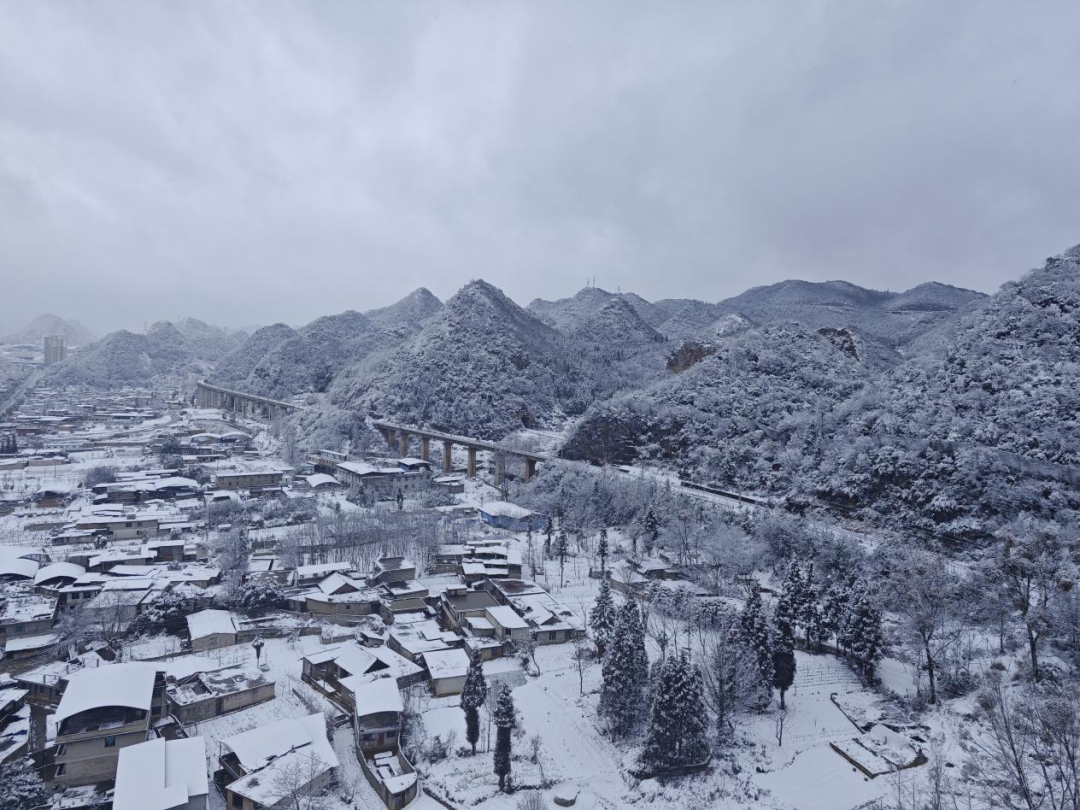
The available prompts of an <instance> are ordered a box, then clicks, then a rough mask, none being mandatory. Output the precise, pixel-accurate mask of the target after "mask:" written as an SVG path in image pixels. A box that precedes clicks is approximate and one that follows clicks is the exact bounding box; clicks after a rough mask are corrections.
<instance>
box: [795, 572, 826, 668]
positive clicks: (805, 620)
mask: <svg viewBox="0 0 1080 810" xmlns="http://www.w3.org/2000/svg"><path fill="white" fill-rule="evenodd" d="M798 618H799V624H800V625H802V628H803V632H804V633H805V634H806V649H807V650H809V649H810V644H811V642H814V643H818V642H820V641H821V599H820V595H819V594H818V588H817V585H815V584H814V564H813V563H810V567H809V569H808V570H807V572H806V576H805V577H804V578H803V593H802V600H801V604H800V606H799V617H798Z"/></svg>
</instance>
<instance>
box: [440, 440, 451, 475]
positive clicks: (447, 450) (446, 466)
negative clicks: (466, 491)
mask: <svg viewBox="0 0 1080 810" xmlns="http://www.w3.org/2000/svg"><path fill="white" fill-rule="evenodd" d="M453 451H454V443H453V442H446V441H444V442H443V443H442V471H443V474H444V475H445V474H446V473H448V472H450V470H452V469H453V468H454V465H453Z"/></svg>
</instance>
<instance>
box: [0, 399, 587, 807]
mask: <svg viewBox="0 0 1080 810" xmlns="http://www.w3.org/2000/svg"><path fill="white" fill-rule="evenodd" d="M39 394H40V398H39V399H34V400H33V401H32V405H33V408H34V409H35V410H33V411H30V410H28V409H24V412H22V413H20V414H16V417H15V418H14V419H13V421H12V422H11V423H10V425H9V426H8V427H7V428H6V435H10V436H11V437H13V438H14V439H15V442H16V443H17V444H18V447H19V448H20V449H19V450H18V451H17V454H15V455H14V456H13V458H14V461H15V463H21V464H23V468H25V467H27V466H29V465H31V463H33V464H36V465H42V466H44V465H48V464H54V463H55V464H56V465H63V464H67V463H70V462H71V461H72V460H73V459H74V458H75V457H76V454H77V453H78V452H80V451H85V450H94V451H96V452H97V454H98V456H101V455H103V454H102V453H101V452H100V451H101V449H102V448H115V449H116V451H117V453H132V454H137V453H141V452H145V451H147V450H150V451H153V452H155V453H157V454H159V455H162V456H178V457H179V461H178V462H174V461H169V462H167V467H168V468H160V469H141V470H127V471H117V472H116V474H115V476H110V479H114V480H108V481H104V482H101V483H95V484H93V485H92V486H90V487H89V488H88V489H84V488H82V487H81V486H79V484H78V483H75V484H72V483H69V481H72V480H75V479H76V478H77V477H79V476H77V475H75V474H64V472H63V471H58V473H57V474H56V475H53V474H52V472H51V471H50V474H49V476H47V477H46V476H36V477H34V479H33V480H35V481H37V480H38V478H40V479H41V480H42V481H45V483H42V484H40V486H39V485H38V484H35V486H37V487H38V488H37V490H36V491H35V492H33V493H32V495H29V496H27V495H25V494H23V495H21V496H20V497H22V498H23V500H22V502H20V503H15V504H14V505H13V508H14V509H15V510H16V511H15V518H16V519H17V520H18V521H19V525H20V529H21V530H23V531H25V532H34V533H40V534H41V537H42V545H41V546H40V547H26V548H16V547H0V654H2V665H0V671H2V672H3V673H5V674H0V764H2V763H4V762H7V761H9V760H11V759H14V758H17V757H24V756H29V757H30V759H31V761H32V763H33V765H34V766H35V768H36V769H37V771H38V773H39V774H41V775H42V776H43V777H44V778H45V779H46V781H47V782H48V784H49V785H50V786H52V787H54V788H56V789H57V790H58V791H59V792H58V793H57V794H56V795H55V796H54V797H53V807H55V808H56V810H76V809H77V808H80V807H99V806H107V805H109V804H111V806H112V807H113V808H116V809H117V810H133V809H134V808H150V807H152V808H157V809H158V810H170V809H171V808H185V809H186V810H194V809H195V808H207V807H208V806H209V805H210V803H211V796H212V793H214V792H217V793H220V795H221V797H222V798H223V799H224V802H225V806H226V807H229V808H241V810H263V808H275V807H282V806H284V805H285V804H286V803H287V801H288V796H287V795H286V792H288V791H287V790H286V788H285V787H284V786H285V784H286V783H287V782H290V783H292V787H293V788H295V787H297V785H296V784H295V783H296V782H297V780H298V779H301V781H302V782H303V785H302V786H300V787H302V789H303V790H305V791H308V790H311V791H316V792H318V791H322V790H327V789H330V788H332V787H333V786H334V785H335V783H336V780H337V779H338V774H339V770H340V766H341V762H340V761H339V759H338V754H336V753H335V750H334V746H333V745H332V744H331V737H332V735H333V730H334V728H328V725H329V726H333V727H336V726H338V725H342V724H344V723H348V724H349V726H350V731H351V735H352V738H353V742H354V747H355V757H356V760H357V762H358V764H359V766H360V769H361V771H362V773H363V774H364V776H365V778H366V779H367V781H368V783H369V784H370V786H371V787H372V789H373V790H374V791H375V792H376V793H377V794H378V795H379V797H380V798H381V799H382V801H383V803H384V804H385V805H386V806H387V807H388V808H391V810H396V808H399V807H404V806H405V805H407V804H408V803H409V802H411V801H412V800H413V799H414V798H415V797H416V796H417V794H418V791H419V789H420V786H419V780H418V776H417V774H416V771H415V769H414V767H413V765H412V764H411V763H410V762H409V760H408V758H407V756H406V754H405V752H404V751H403V750H402V748H401V733H402V724H403V716H404V713H405V705H406V702H407V693H408V692H409V691H410V690H423V691H426V692H429V693H430V694H431V695H432V696H433V697H434V698H435V699H439V698H450V699H453V698H454V696H456V695H458V694H459V693H460V692H461V690H462V688H463V686H464V681H465V675H466V671H467V669H468V665H469V661H470V658H471V657H472V656H474V655H477V656H479V657H480V658H482V659H484V660H490V659H495V658H500V657H505V656H510V655H514V654H517V653H518V652H519V651H520V650H521V649H522V648H523V647H528V646H531V645H534V644H535V645H543V644H558V643H566V642H570V641H573V640H574V639H577V638H580V637H581V636H582V635H583V633H584V628H583V626H582V624H581V621H580V620H579V619H578V618H577V617H576V615H575V614H574V612H573V611H572V610H570V609H569V608H568V607H567V606H566V605H564V604H562V603H561V602H559V600H558V599H557V598H556V597H554V596H553V595H551V594H550V593H548V592H547V591H546V590H545V589H544V588H542V587H540V586H539V585H538V584H536V583H534V582H531V581H529V580H527V579H525V578H523V575H524V571H523V566H522V555H521V551H520V549H519V547H518V543H517V542H516V541H515V540H514V539H513V538H511V537H509V536H508V534H509V533H511V532H525V531H538V530H540V529H541V528H542V527H543V525H544V522H545V518H544V517H543V516H541V515H537V514H534V513H532V512H530V511H529V510H527V509H524V508H522V507H520V506H517V505H515V504H512V503H507V502H505V501H493V502H488V503H486V504H483V505H481V506H464V505H458V506H455V507H453V509H454V510H456V511H454V512H453V517H455V518H456V517H460V516H461V515H462V513H465V512H468V513H469V514H472V515H475V517H476V520H477V522H478V523H479V524H483V525H482V527H481V529H479V530H478V531H477V536H472V537H469V539H467V540H463V541H462V542H460V543H455V544H449V545H444V546H441V547H439V548H438V549H437V551H436V553H435V554H434V555H432V556H431V557H430V558H428V557H426V556H425V558H424V563H425V565H424V571H423V572H421V570H420V569H419V567H418V566H417V564H416V563H414V562H413V561H411V560H409V559H408V558H406V557H404V556H399V555H393V554H386V555H385V556H382V557H381V558H379V559H378V560H377V561H375V562H374V563H370V564H365V565H364V570H359V569H357V568H356V567H355V565H354V564H353V563H350V562H319V563H312V564H302V565H295V564H291V563H290V562H289V559H287V558H286V557H283V556H281V555H280V554H281V553H284V552H280V553H279V552H276V551H274V550H273V542H274V541H273V540H271V541H269V542H268V543H266V544H263V545H256V548H258V549H259V551H257V552H256V553H254V554H252V555H251V556H249V558H248V561H247V566H246V570H244V571H243V572H242V576H241V579H242V580H243V581H244V582H246V583H252V582H255V583H257V582H259V581H260V580H272V581H274V582H275V583H276V584H278V585H280V586H281V589H282V592H283V593H284V596H285V603H284V607H283V608H282V609H281V610H277V611H273V612H271V613H269V614H268V615H262V616H257V617H252V616H247V615H242V614H241V613H238V612H234V611H231V610H225V609H221V606H222V601H221V600H220V599H219V598H218V597H219V595H220V594H221V593H222V588H223V587H224V586H223V585H222V573H221V571H220V570H219V569H218V568H217V566H215V565H214V564H212V562H210V560H209V553H208V538H209V536H210V525H209V524H210V523H211V520H210V516H211V514H212V513H213V510H214V504H215V503H219V502H237V501H240V500H241V499H243V498H264V497H265V498H279V497H287V498H292V499H305V498H306V499H308V501H309V502H310V503H318V501H316V500H315V499H313V498H311V495H310V493H319V492H329V491H334V490H339V489H349V490H351V491H353V492H359V493H362V494H363V495H364V499H365V501H380V500H381V501H387V500H394V499H397V500H398V504H399V508H400V507H401V502H402V499H403V497H404V496H405V495H411V494H414V493H416V492H418V491H421V490H424V489H431V488H435V487H444V488H445V489H446V490H447V491H448V492H453V491H455V489H454V488H455V487H456V488H458V490H460V488H462V487H463V484H462V483H461V479H460V477H457V478H455V477H453V476H450V477H446V476H438V475H435V474H433V470H432V465H431V464H430V463H429V462H428V461H425V460H422V459H416V458H401V459H393V460H388V459H370V458H369V459H364V460H361V459H356V458H352V457H349V456H346V455H343V454H336V453H331V452H329V451H324V452H320V453H317V454H314V455H313V456H312V457H310V458H309V459H308V463H307V464H304V465H300V467H299V469H298V470H296V471H294V470H293V469H291V468H288V467H285V466H282V465H274V464H273V463H270V462H268V461H264V460H262V459H260V458H258V455H259V454H258V453H257V452H256V451H254V450H253V449H252V441H251V437H250V435H249V434H248V433H246V432H243V431H240V430H225V431H223V432H214V433H211V432H207V430H206V429H205V428H206V425H207V422H206V421H205V420H203V421H202V428H201V429H197V428H196V426H195V424H193V422H191V421H190V420H188V419H180V420H175V419H173V418H172V416H170V419H172V421H171V422H170V423H169V424H167V425H166V420H165V419H164V418H161V417H162V415H163V414H164V413H165V412H166V411H168V410H170V409H171V410H174V411H175V410H179V409H180V408H182V407H183V402H182V400H181V399H180V398H178V397H174V398H173V399H171V400H169V399H167V398H162V397H160V396H157V397H155V396H154V395H152V394H150V393H149V392H145V395H144V394H143V393H140V392H136V391H128V392H123V393H120V394H116V395H115V396H112V397H109V396H106V397H105V398H103V399H102V400H100V401H98V400H95V399H94V398H93V396H94V395H92V394H90V393H82V392H66V393H61V392H48V391H41V392H39ZM155 419H156V420H157V421H156V422H155V421H153V420H155ZM145 422H150V424H147V425H144V424H143V423H145ZM140 426H142V427H141V428H140ZM226 427H229V425H226ZM219 429H220V428H215V430H219ZM174 451H175V452H174ZM8 460H10V459H7V458H0V465H2V464H3V463H5V461H8ZM181 462H182V463H181ZM238 462H239V463H238ZM201 465H207V466H205V467H202V466H201ZM84 466H85V465H84ZM23 468H18V469H16V468H12V469H15V470H16V473H15V474H16V475H19V474H25V473H20V472H19V471H18V470H20V469H23ZM75 469H81V468H79V467H76V468H75ZM185 470H186V473H187V474H185ZM294 472H296V473H298V474H297V475H293V473H294ZM72 473H74V470H72ZM189 476H190V477H189ZM27 477H28V478H29V476H27ZM350 499H352V498H351V496H350ZM5 508H6V507H4V506H3V505H0V515H3V514H4V509H5ZM275 509H276V507H275ZM281 512H282V513H285V512H288V510H281ZM266 514H267V515H269V514H270V511H269V510H267V512H266ZM288 514H290V515H291V514H292V513H291V512H288ZM218 519H219V520H220V519H221V518H218ZM228 519H230V520H232V518H231V517H230V518H228ZM450 519H451V517H450V513H447V520H450ZM233 522H235V521H233ZM269 522H270V521H269V520H267V523H266V524H260V525H263V526H265V525H268V524H269ZM500 532H501V533H505V535H506V536H500V534H499V533H500ZM253 534H254V533H253ZM455 536H457V535H455ZM263 549H267V551H266V552H265V553H263ZM290 559H291V558H290ZM177 605H178V606H179V609H178V610H177V609H176V606H177ZM163 606H167V607H168V608H169V610H168V611H165V610H163V609H162V608H163ZM166 614H167V615H168V616H169V617H170V618H169V620H168V623H166V624H165V625H164V626H161V627H158V626H156V625H155V630H154V631H153V632H152V633H151V634H150V635H149V636H144V635H141V634H136V633H134V632H130V633H129V632H128V630H129V628H131V626H132V625H133V624H135V623H136V622H138V623H139V626H140V627H145V626H146V625H147V624H149V623H151V622H157V621H159V619H158V618H156V617H160V616H164V615H166ZM140 617H141V618H140ZM160 621H164V620H160ZM140 633H141V631H140ZM301 636H306V637H310V636H319V639H318V643H317V645H316V644H312V643H311V642H312V641H314V639H312V638H307V639H305V642H306V643H304V644H302V645H299V649H296V648H295V647H293V646H291V645H293V644H294V641H296V640H297V639H298V638H299V637H301ZM283 637H287V639H286V638H283ZM267 638H275V639H282V640H280V641H275V642H274V643H275V644H276V645H279V646H276V647H275V648H274V649H275V650H279V651H280V650H281V649H283V648H284V647H285V646H286V645H290V646H289V649H291V650H295V654H294V658H293V659H292V660H291V663H290V664H289V666H290V667H292V666H296V668H297V669H296V671H295V673H294V672H293V671H291V670H285V673H287V679H288V682H286V681H285V677H286V675H285V674H283V672H282V670H280V669H278V670H274V669H271V667H270V666H269V665H268V664H267V662H266V661H265V660H264V659H263V658H262V656H261V651H262V647H263V646H264V644H265V643H266V639H267ZM253 652H254V655H255V657H254V658H252V655H251V654H252V653H253ZM276 660H277V662H278V666H280V658H278V659H276ZM296 675H299V681H296V680H293V679H294V677H295V676H296ZM305 685H306V686H305ZM308 687H310V688H308ZM298 689H302V690H304V691H303V694H304V695H306V696H307V697H303V698H298V697H297V695H298V694H299V692H298ZM286 697H287V698H288V700H289V702H288V704H287V705H288V706H289V713H290V714H295V715H296V716H288V717H285V718H282V717H281V710H280V707H281V706H282V705H285V704H283V702H282V698H286ZM297 700H300V701H301V703H303V704H304V705H305V706H308V704H309V703H312V701H313V702H314V703H315V704H318V705H314V704H313V705H311V706H310V707H309V708H310V711H296V712H293V711H292V710H293V709H294V708H295V707H296V705H298V704H296V701H297ZM322 706H325V707H327V708H328V711H327V712H323V711H318V709H319V708H320V707H322ZM275 707H276V708H275ZM249 710H250V711H249ZM237 712H244V713H245V714H243V715H242V716H243V717H245V718H250V719H251V720H253V721H255V722H254V723H252V722H244V723H243V724H238V725H237V728H244V729H246V730H243V731H240V732H238V733H234V729H233V727H232V726H230V725H229V724H230V723H231V722H232V718H229V717H227V716H229V715H233V714H235V713H237ZM223 717H226V718H227V719H226V720H224V721H219V718H223ZM215 722H217V723H218V725H216V726H210V728H213V729H217V731H216V732H215V733H212V734H207V735H205V736H204V735H200V733H199V731H200V728H202V729H205V728H206V727H207V724H214V723H215ZM221 729H227V730H226V731H225V733H221ZM210 741H212V742H210ZM339 743H340V739H339ZM339 750H340V749H339ZM208 765H209V767H208Z"/></svg>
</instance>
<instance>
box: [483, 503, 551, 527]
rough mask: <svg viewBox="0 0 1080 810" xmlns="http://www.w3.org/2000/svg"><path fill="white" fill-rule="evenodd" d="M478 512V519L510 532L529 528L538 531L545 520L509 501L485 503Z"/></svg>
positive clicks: (541, 516) (539, 515)
mask: <svg viewBox="0 0 1080 810" xmlns="http://www.w3.org/2000/svg"><path fill="white" fill-rule="evenodd" d="M479 512H480V520H482V521H483V522H484V523H486V524H488V525H489V526H494V527H495V528H496V529H504V530H505V531H510V532H525V531H528V530H529V529H532V530H533V531H535V532H538V531H540V530H542V529H543V528H544V524H545V523H546V522H547V521H546V518H545V517H544V516H543V515H541V514H538V513H537V512H533V511H532V510H530V509H526V508H525V507H524V506H518V505H517V504H516V503H510V502H509V501H492V502H490V503H485V504H484V505H483V506H481V507H480V509H479Z"/></svg>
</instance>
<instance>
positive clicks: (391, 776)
mask: <svg viewBox="0 0 1080 810" xmlns="http://www.w3.org/2000/svg"><path fill="white" fill-rule="evenodd" d="M354 697H355V711H354V714H353V732H354V736H355V741H356V747H357V751H358V758H359V760H360V764H361V769H362V770H363V772H364V776H365V777H366V778H367V780H368V783H369V784H370V785H371V787H372V788H373V789H374V790H375V792H376V793H378V794H379V797H380V798H381V799H382V800H383V803H384V804H386V806H387V807H388V808H391V810H396V809H397V808H400V807H404V806H405V805H406V804H408V803H409V802H411V801H412V800H413V799H414V798H415V797H416V792H417V787H418V783H417V779H416V772H415V770H414V769H413V766H412V763H410V762H409V761H408V760H407V759H406V758H405V756H404V755H403V754H402V753H401V750H400V748H399V747H398V744H399V741H400V735H401V716H402V713H403V712H404V711H405V706H404V703H403V702H402V699H401V693H400V692H399V691H398V686H397V684H396V683H395V682H394V679H393V678H379V679H376V680H373V681H368V682H366V683H364V684H361V685H359V686H358V687H357V688H356V692H355V696H354Z"/></svg>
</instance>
